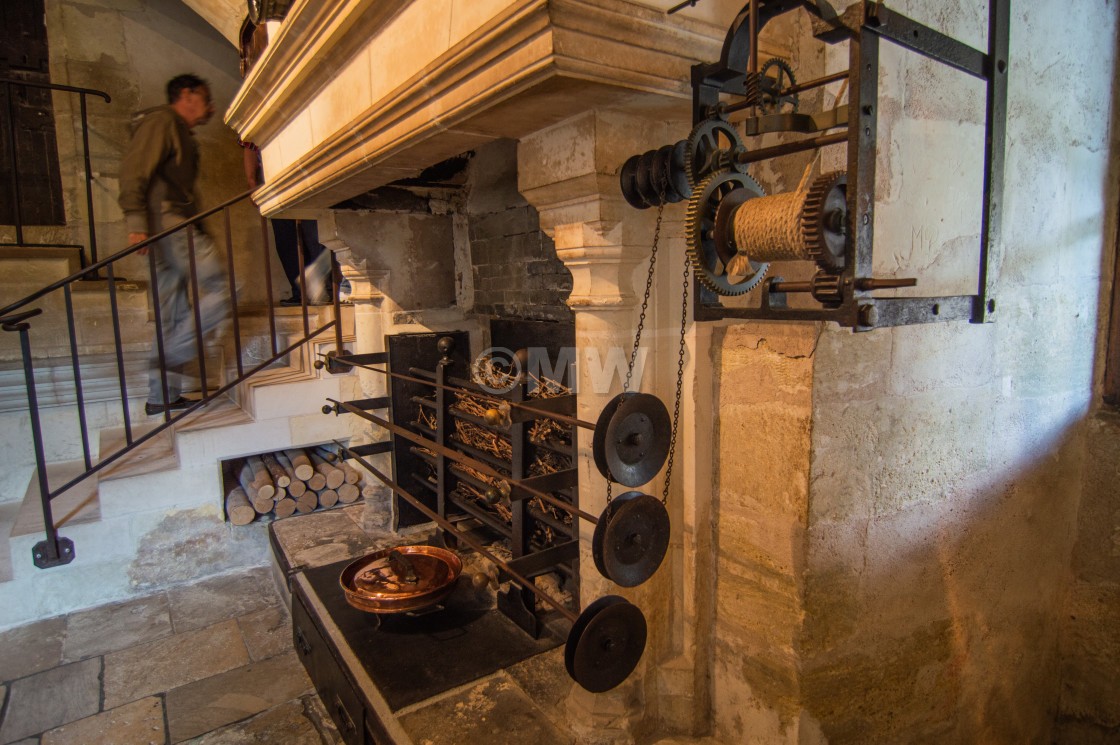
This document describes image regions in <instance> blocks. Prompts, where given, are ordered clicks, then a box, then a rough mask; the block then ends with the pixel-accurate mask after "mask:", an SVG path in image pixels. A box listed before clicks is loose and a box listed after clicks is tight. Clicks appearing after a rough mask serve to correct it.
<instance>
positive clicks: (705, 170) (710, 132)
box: [684, 119, 743, 194]
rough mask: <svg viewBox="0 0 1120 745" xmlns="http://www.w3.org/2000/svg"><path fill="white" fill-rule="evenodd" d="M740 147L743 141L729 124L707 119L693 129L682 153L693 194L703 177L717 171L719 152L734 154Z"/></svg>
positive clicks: (719, 120) (720, 120)
mask: <svg viewBox="0 0 1120 745" xmlns="http://www.w3.org/2000/svg"><path fill="white" fill-rule="evenodd" d="M725 143H726V144H725ZM742 147H743V140H742V139H741V138H740V137H739V132H738V131H737V130H736V129H735V127H734V126H732V124H731V123H730V122H725V121H724V120H722V119H707V120H705V121H702V122H700V123H699V124H697V125H696V126H695V127H693V128H692V132H691V133H690V134H689V135H688V146H687V147H686V149H685V151H684V170H685V173H686V174H688V184H689V186H691V187H692V191H693V193H694V194H695V193H696V187H697V186H699V184H700V182H701V181H703V180H704V177H705V176H707V175H708V174H709V173H712V172H713V171H716V170H718V169H719V163H720V162H721V160H720V154H721V152H722V153H726V152H729V151H730V152H734V151H735V150H737V149H740V148H742Z"/></svg>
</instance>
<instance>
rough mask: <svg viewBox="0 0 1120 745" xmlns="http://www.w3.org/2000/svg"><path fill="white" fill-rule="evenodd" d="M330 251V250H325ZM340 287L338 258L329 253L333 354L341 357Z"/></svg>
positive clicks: (343, 351)
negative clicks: (332, 313)
mask: <svg viewBox="0 0 1120 745" xmlns="http://www.w3.org/2000/svg"><path fill="white" fill-rule="evenodd" d="M327 250H328V251H330V249H327ZM341 285H342V267H340V266H339V265H338V257H336V256H335V255H334V251H331V299H332V303H331V304H332V305H333V306H334V353H335V355H338V356H341V355H343V354H345V350H344V349H343V348H342V300H341V299H340V298H339V297H338V291H339V287H340V286H341Z"/></svg>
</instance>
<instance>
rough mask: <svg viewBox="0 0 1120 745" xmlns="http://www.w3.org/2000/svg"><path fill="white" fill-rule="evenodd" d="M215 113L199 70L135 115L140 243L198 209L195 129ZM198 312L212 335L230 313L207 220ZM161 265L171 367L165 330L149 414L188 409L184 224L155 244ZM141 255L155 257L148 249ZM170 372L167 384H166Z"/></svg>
mask: <svg viewBox="0 0 1120 745" xmlns="http://www.w3.org/2000/svg"><path fill="white" fill-rule="evenodd" d="M213 115H214V106H213V105H212V103H211V100H210V87H209V86H208V85H207V84H206V81H205V80H203V79H202V78H199V77H197V76H195V75H179V76H177V77H174V78H172V79H171V80H170V81H168V83H167V105H164V106H156V107H155V108H151V109H148V110H146V111H142V112H140V113H138V114H136V115H135V116H133V119H132V126H133V131H132V139H131V141H130V142H129V144H128V149H127V150H126V151H125V154H124V159H123V161H122V162H121V174H120V197H119V200H118V201H119V203H120V206H121V209H122V210H123V211H124V215H125V222H126V224H127V227H128V241H129V245H135V244H136V243H139V242H141V241H144V240H146V239H147V238H148V237H149V236H150V235H155V234H157V233H160V232H162V231H164V230H167V229H168V228H171V227H173V226H175V225H177V224H179V223H181V222H183V221H184V220H187V219H189V218H191V217H193V216H194V215H196V214H197V213H198V211H199V210H198V200H197V197H196V196H195V181H196V179H197V178H198V145H197V143H196V142H195V139H194V134H193V133H192V131H191V130H193V129H194V128H195V127H197V126H199V125H200V124H205V123H206V122H207V121H209V120H210V117H211V116H213ZM193 242H194V261H195V273H196V276H197V277H198V290H199V301H198V306H199V307H198V310H199V316H200V317H201V320H202V328H201V329H197V333H198V334H199V335H205V334H206V333H208V332H210V331H211V330H213V329H214V328H215V327H216V326H217V325H218V324H220V323H221V322H222V321H223V320H224V319H225V318H226V316H227V315H228V313H229V288H228V285H227V282H226V274H225V271H224V270H223V268H222V262H221V258H220V257H219V255H218V252H217V250H216V248H215V246H214V243H213V241H211V240H210V238H209V236H207V235H206V234H205V233H204V232H202V229H201V226H197V225H196V226H195V228H194V230H193ZM150 248H151V250H152V251H153V252H154V261H155V266H156V277H157V282H156V290H157V292H158V302H159V309H158V312H159V317H160V323H161V325H162V327H163V328H162V330H163V340H164V344H163V351H164V364H165V367H164V370H162V371H161V370H160V367H159V351H158V350H159V347H158V344H159V339H158V337H159V333H158V332H157V338H156V340H155V341H153V343H152V358H151V359H152V362H151V369H150V372H149V373H148V401H147V403H146V404H145V406H144V411H145V413H147V414H148V415H149V416H154V415H157V414H162V413H164V412H166V411H170V410H172V409H183V408H186V407H188V406H190V405H191V404H193V403H194V401H191V400H188V399H185V398H183V396H182V395H181V394H182V386H183V375H182V370H183V366H184V365H185V364H186V363H187V362H189V361H190V360H191V359H192V358H193V357H194V353H195V349H196V346H195V343H196V342H195V340H196V337H195V334H196V329H195V327H194V319H193V318H192V315H191V306H190V301H189V295H188V287H189V282H190V276H191V274H190V249H189V246H188V241H187V231H186V230H181V231H178V232H176V233H173V234H172V235H170V236H168V237H166V238H163V239H162V240H160V241H158V242H156V243H155V244H154V245H152V246H151V247H150ZM137 253H139V254H141V255H147V253H148V248H147V247H146V248H143V249H140V250H139V251H138V252H137ZM164 375H166V383H167V388H166V392H165V390H164Z"/></svg>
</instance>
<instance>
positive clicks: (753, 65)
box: [747, 0, 758, 75]
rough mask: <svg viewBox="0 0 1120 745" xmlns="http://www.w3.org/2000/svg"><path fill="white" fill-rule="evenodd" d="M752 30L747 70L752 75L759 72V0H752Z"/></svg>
mask: <svg viewBox="0 0 1120 745" xmlns="http://www.w3.org/2000/svg"><path fill="white" fill-rule="evenodd" d="M750 14H751V15H750V24H751V28H750V32H751V56H750V61H749V62H748V63H747V71H748V72H749V73H750V74H751V75H757V74H758V0H750Z"/></svg>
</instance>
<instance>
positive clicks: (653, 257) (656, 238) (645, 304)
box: [622, 204, 665, 393]
mask: <svg viewBox="0 0 1120 745" xmlns="http://www.w3.org/2000/svg"><path fill="white" fill-rule="evenodd" d="M664 211H665V205H664V204H660V205H658V207H657V225H656V227H654V229H653V246H652V247H651V248H650V251H649V271H648V272H646V291H645V293H644V294H643V295H642V312H641V313H640V314H639V315H638V330H637V331H636V332H635V334H634V348H633V349H632V350H630V364H629V365H627V366H626V380H625V382H623V384H622V392H623V393H626V392H627V391H628V390H630V378H631V377H632V376H633V375H634V363H635V362H636V361H637V359H638V347H639V345H641V343H642V330H643V329H644V328H645V326H646V311H647V310H649V296H650V292H651V291H652V290H653V270H654V268H655V267H656V266H657V245H658V244H659V243H660V242H661V217H662V214H663V213H664Z"/></svg>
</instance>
